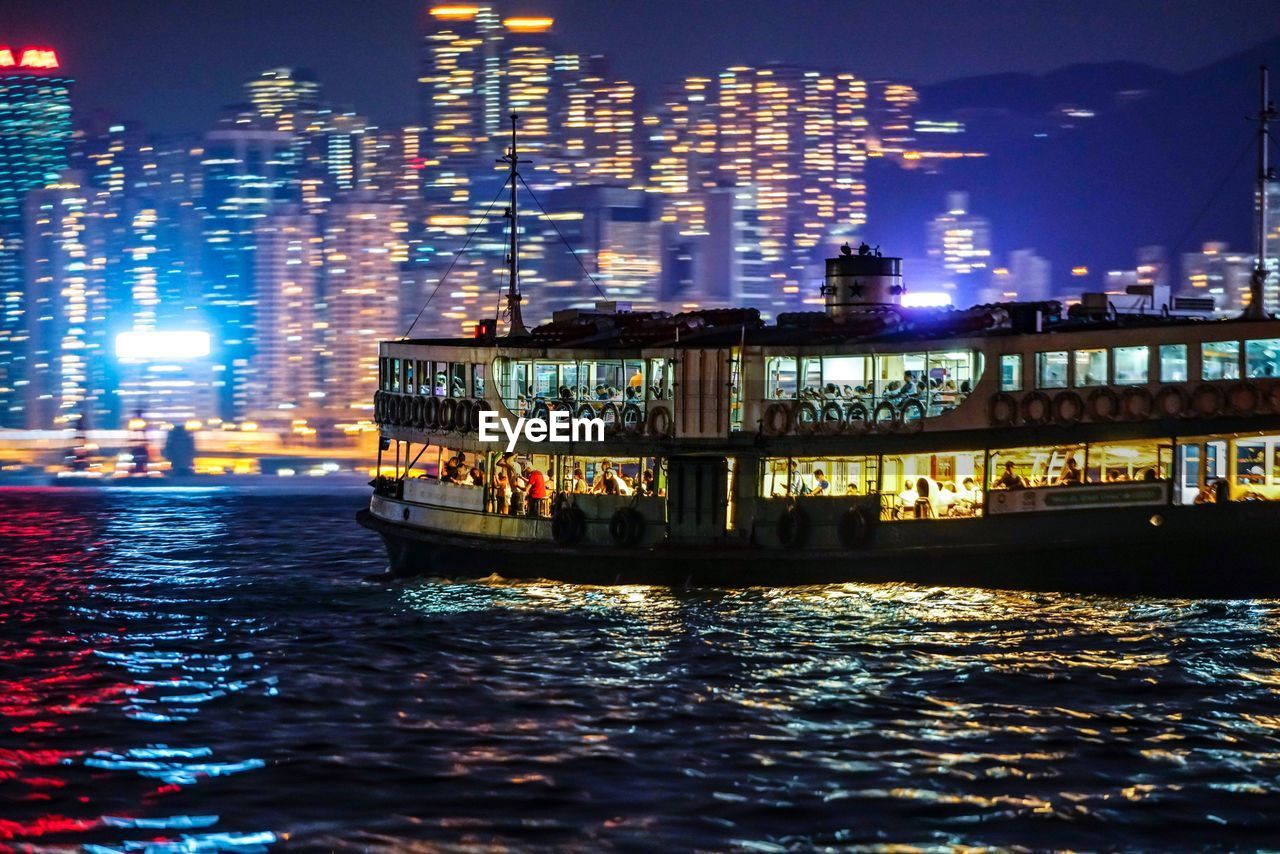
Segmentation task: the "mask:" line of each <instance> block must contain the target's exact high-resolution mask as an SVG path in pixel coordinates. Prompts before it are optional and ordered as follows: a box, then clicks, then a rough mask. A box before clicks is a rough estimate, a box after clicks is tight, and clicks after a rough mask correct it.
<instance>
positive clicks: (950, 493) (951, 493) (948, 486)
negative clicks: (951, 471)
mask: <svg viewBox="0 0 1280 854" xmlns="http://www.w3.org/2000/svg"><path fill="white" fill-rule="evenodd" d="M959 500H960V496H958V495H957V494H956V485H955V484H954V483H952V482H951V481H947V482H946V483H944V484H942V486H940V487H938V497H937V499H936V500H935V501H934V504H935V508H936V510H937V511H938V515H939V516H950V515H952V514H953V513H954V511H955V510H956V504H957V502H958V501H959Z"/></svg>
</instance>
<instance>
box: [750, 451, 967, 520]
mask: <svg viewBox="0 0 1280 854" xmlns="http://www.w3.org/2000/svg"><path fill="white" fill-rule="evenodd" d="M859 494H861V492H860V490H859V488H858V482H857V481H855V480H850V481H848V482H847V483H846V484H845V485H844V490H843V491H841V490H840V489H839V487H833V486H832V484H831V481H830V480H829V479H828V478H827V475H826V472H825V471H824V470H822V469H820V468H816V469H814V470H813V474H811V475H806V474H804V473H802V472H800V471H799V470H798V466H797V465H796V463H795V461H794V460H793V461H791V462H789V463H788V465H787V477H786V478H785V479H784V480H783V482H782V483H781V484H780V485H779V486H778V487H776V488H775V489H774V492H773V495H774V497H775V498H780V497H787V496H792V495H795V496H806V495H807V496H823V495H859ZM981 507H982V490H981V489H979V488H978V484H977V482H976V481H975V480H974V479H973V478H971V477H966V478H964V480H962V481H961V482H960V486H959V487H958V488H957V486H956V485H955V483H954V482H953V481H949V480H946V481H937V480H934V479H933V478H928V477H917V478H915V479H912V478H907V482H906V485H905V486H904V487H903V489H902V491H901V492H900V493H898V494H897V495H896V496H895V497H894V498H893V501H892V503H891V504H889V505H888V507H887V513H888V516H889V518H891V519H912V518H914V519H940V518H946V517H954V518H964V517H968V516H975V515H977V512H978V510H979V509H980V508H981Z"/></svg>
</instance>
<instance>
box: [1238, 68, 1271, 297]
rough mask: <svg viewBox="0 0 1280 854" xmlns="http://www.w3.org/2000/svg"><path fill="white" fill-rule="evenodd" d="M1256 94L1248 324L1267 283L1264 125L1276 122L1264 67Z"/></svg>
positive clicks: (1267, 160)
mask: <svg viewBox="0 0 1280 854" xmlns="http://www.w3.org/2000/svg"><path fill="white" fill-rule="evenodd" d="M1259 71H1260V75H1259V77H1260V80H1259V91H1258V116H1257V120H1258V176H1257V180H1258V190H1257V192H1258V218H1257V219H1258V222H1257V224H1258V234H1257V240H1258V264H1257V266H1256V267H1255V268H1254V270H1253V276H1252V277H1251V278H1250V280H1249V305H1248V307H1247V308H1245V310H1244V317H1246V318H1248V319H1250V320H1265V319H1266V318H1267V310H1266V307H1265V306H1264V304H1263V296H1264V291H1265V285H1266V282H1267V226H1268V219H1269V217H1268V215H1267V214H1268V210H1267V202H1268V199H1267V185H1268V184H1269V183H1270V182H1271V179H1272V174H1271V159H1270V156H1269V152H1268V149H1267V143H1268V142H1269V141H1270V139H1269V135H1268V131H1267V125H1268V124H1270V123H1271V122H1273V121H1275V119H1276V107H1275V104H1273V103H1272V102H1271V72H1270V70H1269V69H1268V68H1267V66H1265V65H1264V66H1262V67H1261V68H1260V69H1259Z"/></svg>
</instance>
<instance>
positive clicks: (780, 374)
mask: <svg viewBox="0 0 1280 854" xmlns="http://www.w3.org/2000/svg"><path fill="white" fill-rule="evenodd" d="M765 377H766V380H765V381H766V382H767V383H768V387H767V391H768V395H767V396H768V397H771V398H774V399H775V400H782V399H788V398H793V397H795V396H796V360H795V357H794V356H773V357H771V358H770V359H769V360H768V363H767V366H766V368H765Z"/></svg>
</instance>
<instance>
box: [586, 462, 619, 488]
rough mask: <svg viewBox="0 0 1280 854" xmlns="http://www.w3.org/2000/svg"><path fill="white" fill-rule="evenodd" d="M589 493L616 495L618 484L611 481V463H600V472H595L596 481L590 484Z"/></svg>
mask: <svg viewBox="0 0 1280 854" xmlns="http://www.w3.org/2000/svg"><path fill="white" fill-rule="evenodd" d="M591 491H592V492H594V493H595V494H596V495H617V494H618V484H617V482H616V481H614V479H613V463H611V462H610V461H609V460H604V461H603V462H601V463H600V470H599V471H598V472H596V479H595V480H594V481H593V482H592V483H591Z"/></svg>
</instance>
